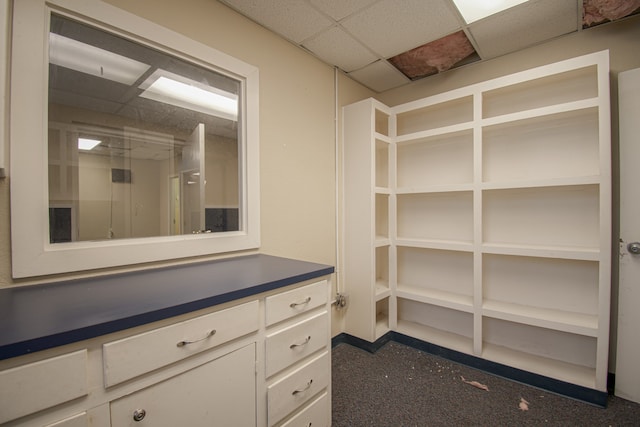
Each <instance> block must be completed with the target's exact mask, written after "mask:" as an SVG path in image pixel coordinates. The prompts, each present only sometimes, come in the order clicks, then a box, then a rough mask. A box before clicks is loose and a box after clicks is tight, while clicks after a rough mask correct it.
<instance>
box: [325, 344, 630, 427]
mask: <svg viewBox="0 0 640 427" xmlns="http://www.w3.org/2000/svg"><path fill="white" fill-rule="evenodd" d="M461 377H464V379H465V380H466V381H476V382H477V383H479V384H482V385H486V386H487V387H488V389H489V390H488V391H486V390H483V389H481V388H478V387H476V386H474V385H472V384H469V383H466V382H464V381H462V379H461ZM332 382H333V384H332V393H333V407H332V409H333V427H343V426H349V427H359V426H376V427H384V426H390V427H391V426H393V427H399V426H403V427H409V426H640V405H639V404H636V403H633V402H630V401H627V400H624V399H621V398H618V397H613V396H610V397H609V400H608V404H607V407H606V408H601V407H598V406H594V405H591V404H588V403H584V402H580V401H577V400H574V399H570V398H567V397H563V396H559V395H557V394H554V393H550V392H547V391H544V390H540V389H537V388H533V387H530V386H527V385H524V384H521V383H517V382H514V381H510V380H506V379H504V378H501V377H497V376H494V375H492V374H489V373H486V372H483V371H479V370H477V369H474V368H470V367H467V366H464V365H460V364H457V363H454V362H451V361H448V360H446V359H443V358H441V357H438V356H434V355H431V354H427V353H425V352H422V351H420V350H416V349H414V348H411V347H408V346H405V345H403V344H399V343H396V342H389V343H387V344H385V345H384V346H383V347H382V348H381V349H380V350H378V351H377V352H376V353H375V354H371V353H369V352H367V351H364V350H362V349H359V348H356V347H353V346H351V345H349V344H339V345H337V346H336V347H334V349H333V351H332ZM521 399H524V400H525V401H526V402H528V405H527V406H528V410H526V411H525V410H522V409H521V408H520V404H521V402H522V400H521Z"/></svg>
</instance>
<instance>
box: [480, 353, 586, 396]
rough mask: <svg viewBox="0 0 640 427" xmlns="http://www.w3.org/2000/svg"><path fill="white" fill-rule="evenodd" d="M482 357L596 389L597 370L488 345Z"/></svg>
mask: <svg viewBox="0 0 640 427" xmlns="http://www.w3.org/2000/svg"><path fill="white" fill-rule="evenodd" d="M481 357H483V358H485V359H487V360H491V361H494V362H497V363H501V364H503V365H508V366H513V367H515V368H518V369H522V370H525V371H528V372H532V373H535V374H539V375H544V376H547V377H550V378H555V379H559V380H561V381H566V382H568V383H572V384H577V385H581V386H583V387H588V388H591V389H593V388H595V385H596V380H595V377H596V370H595V369H594V368H590V367H587V366H580V365H575V364H571V363H567V362H562V361H560V360H556V359H551V358H548V357H542V356H536V355H533V354H530V353H524V352H521V351H517V350H513V349H509V348H506V347H502V346H498V345H494V344H488V343H484V344H483V349H482V356H481Z"/></svg>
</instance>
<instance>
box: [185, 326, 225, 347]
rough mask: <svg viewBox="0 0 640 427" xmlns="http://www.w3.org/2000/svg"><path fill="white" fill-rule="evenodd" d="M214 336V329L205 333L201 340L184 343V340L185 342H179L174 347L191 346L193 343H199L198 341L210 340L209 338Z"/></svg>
mask: <svg viewBox="0 0 640 427" xmlns="http://www.w3.org/2000/svg"><path fill="white" fill-rule="evenodd" d="M215 334H216V330H215V329H212V330H211V331H210V332H207V335H205V336H204V337H202V338H200V339H197V340H192V341H186V340H185V341H180V342H178V343H177V344H176V346H178V347H184V346H185V345H187V344H193V343H197V342H200V341H204V340H206V339H207V338H210V337H212V336H214V335H215Z"/></svg>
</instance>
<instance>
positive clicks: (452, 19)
mask: <svg viewBox="0 0 640 427" xmlns="http://www.w3.org/2000/svg"><path fill="white" fill-rule="evenodd" d="M218 1H220V2H221V3H224V4H226V5H227V6H229V7H231V8H232V9H235V10H236V11H238V12H239V13H241V14H243V15H245V16H246V17H248V18H249V19H251V20H253V21H255V22H256V23H258V24H260V25H262V26H264V27H266V28H268V29H270V30H271V31H273V32H275V33H276V34H279V35H281V36H282V37H284V38H285V39H287V40H289V41H290V42H292V43H294V44H296V45H298V46H300V47H301V48H303V49H305V50H307V51H308V52H310V53H312V54H313V55H315V56H316V57H318V58H319V59H320V60H322V61H324V62H326V63H328V64H330V65H333V66H336V67H338V68H340V69H341V70H342V71H344V72H345V73H347V74H348V75H349V76H350V77H352V78H353V79H354V80H356V81H359V82H360V83H362V84H363V85H365V86H367V87H369V88H370V89H372V90H374V91H376V92H382V91H385V90H389V89H392V88H394V87H398V86H401V85H405V84H408V83H410V82H411V81H415V80H417V79H420V78H424V77H426V76H428V75H432V74H436V73H439V72H443V71H446V70H448V69H450V68H455V67H456V66H461V65H465V64H468V63H471V62H474V61H478V60H485V59H491V58H495V57H497V56H501V55H505V54H507V53H510V52H514V51H516V50H520V49H524V48H527V47H529V46H533V45H535V44H539V43H542V42H545V41H547V40H550V39H553V38H556V37H560V36H563V35H565V34H569V33H572V32H575V31H581V30H582V29H583V27H584V28H586V27H587V26H588V25H585V24H584V22H586V19H587V15H588V16H592V15H593V16H596V15H597V16H596V17H595V18H590V19H592V20H594V21H595V20H596V19H612V18H611V16H612V15H611V14H612V13H617V15H615V19H618V18H619V15H621V14H622V13H627V14H628V13H638V12H639V11H640V9H637V5H638V4H640V0H529V1H525V2H524V3H521V4H518V5H516V6H513V7H510V8H508V9H506V10H503V11H502V12H498V13H496V14H494V15H491V16H489V17H486V18H483V19H480V20H477V21H475V22H473V23H471V24H467V23H466V22H465V21H464V19H463V17H462V15H461V14H460V12H459V11H458V9H457V7H456V5H455V3H454V0H218ZM473 1H478V0H473ZM512 3H513V2H512ZM628 3H633V4H632V5H629V4H628ZM583 4H584V6H585V7H586V8H587V13H583ZM634 8H635V12H628V11H629V10H634ZM609 9H613V12H610V13H609V14H608V15H605V12H607V11H608V10H609ZM620 10H623V11H624V12H619V11H620ZM590 11H591V12H590ZM601 14H602V15H603V16H605V17H604V18H599V17H598V16H599V15H601ZM583 15H584V17H583ZM589 25H591V24H589ZM461 33H464V34H461ZM464 36H466V40H461V39H463V38H465V37H464ZM447 43H452V44H451V45H447ZM453 43H456V44H453ZM464 55H466V56H464ZM412 61H413V62H412ZM394 64H395V65H397V66H398V68H396V66H394ZM400 69H402V71H400Z"/></svg>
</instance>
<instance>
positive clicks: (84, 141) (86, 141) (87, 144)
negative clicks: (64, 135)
mask: <svg viewBox="0 0 640 427" xmlns="http://www.w3.org/2000/svg"><path fill="white" fill-rule="evenodd" d="M101 142H102V141H100V140H99V139H90V138H78V149H80V150H93V149H94V148H95V147H97V146H98V145H99V144H100V143H101Z"/></svg>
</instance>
